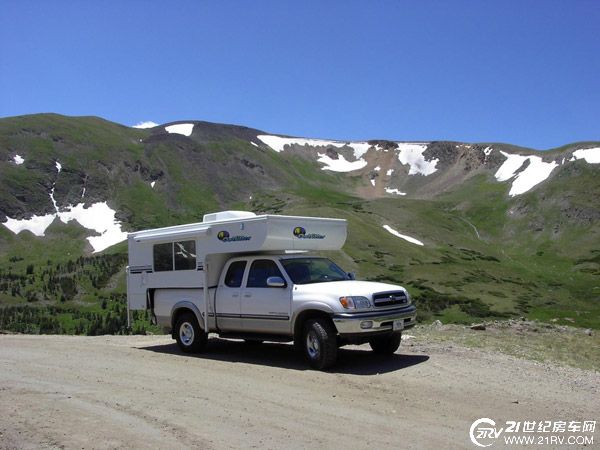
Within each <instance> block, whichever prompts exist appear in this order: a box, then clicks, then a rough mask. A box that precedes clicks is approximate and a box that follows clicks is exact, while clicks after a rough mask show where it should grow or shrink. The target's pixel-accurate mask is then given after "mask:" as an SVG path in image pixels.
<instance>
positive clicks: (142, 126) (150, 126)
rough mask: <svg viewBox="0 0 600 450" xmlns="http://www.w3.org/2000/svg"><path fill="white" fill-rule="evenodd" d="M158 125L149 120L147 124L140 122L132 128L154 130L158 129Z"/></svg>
mask: <svg viewBox="0 0 600 450" xmlns="http://www.w3.org/2000/svg"><path fill="white" fill-rule="evenodd" d="M157 126H158V124H157V123H156V122H152V121H151V120H147V121H145V122H138V123H136V124H135V125H133V126H132V128H154V127H157Z"/></svg>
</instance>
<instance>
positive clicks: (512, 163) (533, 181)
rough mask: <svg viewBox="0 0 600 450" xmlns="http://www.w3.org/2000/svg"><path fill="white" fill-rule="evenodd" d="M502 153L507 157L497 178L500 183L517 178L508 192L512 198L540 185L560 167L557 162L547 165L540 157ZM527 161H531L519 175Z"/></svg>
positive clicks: (498, 171) (497, 173)
mask: <svg viewBox="0 0 600 450" xmlns="http://www.w3.org/2000/svg"><path fill="white" fill-rule="evenodd" d="M500 153H501V154H502V155H503V156H505V157H506V161H504V163H503V164H502V165H501V166H500V168H499V169H498V170H497V171H496V174H495V177H496V179H497V180H498V181H506V180H509V179H511V178H513V177H515V179H514V181H513V183H512V186H511V188H510V191H509V192H508V195H510V196H511V197H514V196H515V195H521V194H524V193H525V192H527V191H529V190H530V189H532V188H533V187H534V186H536V185H538V184H540V183H541V182H542V181H544V180H546V179H547V178H548V177H549V176H550V174H551V173H552V171H553V170H554V168H555V167H558V165H559V164H558V163H557V162H556V161H552V162H549V163H546V162H544V161H542V158H540V157H539V156H533V155H531V156H523V155H511V154H510V153H506V152H502V151H501V152H500ZM525 161H529V165H528V166H527V167H526V168H525V169H524V170H522V171H521V172H519V173H518V174H517V171H518V170H519V169H521V167H523V164H525Z"/></svg>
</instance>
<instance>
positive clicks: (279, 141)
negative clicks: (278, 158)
mask: <svg viewBox="0 0 600 450" xmlns="http://www.w3.org/2000/svg"><path fill="white" fill-rule="evenodd" d="M256 137H257V138H258V139H260V140H261V141H262V142H263V143H264V144H266V145H268V146H269V147H271V148H272V149H273V150H275V151H276V152H278V153H279V152H282V151H283V149H284V147H285V146H286V145H300V146H304V145H308V146H311V147H337V148H341V147H344V146H345V145H346V143H345V142H337V141H325V140H322V139H303V138H285V137H281V136H272V135H268V134H261V135H259V136H256Z"/></svg>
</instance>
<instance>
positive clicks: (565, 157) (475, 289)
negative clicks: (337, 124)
mask: <svg viewBox="0 0 600 450" xmlns="http://www.w3.org/2000/svg"><path fill="white" fill-rule="evenodd" d="M599 175H600V142H581V143H575V144H569V145H566V146H564V147H560V148H557V149H551V150H547V151H537V150H533V149H527V148H522V147H516V146H513V145H508V144H501V143H460V142H391V141H385V140H369V141H364V142H345V141H334V140H333V141H332V140H329V141H328V140H321V139H307V138H297V137H290V136H281V135H275V134H271V133H266V132H263V131H260V130H255V129H251V128H246V127H241V126H235V125H222V124H213V123H208V122H201V121H180V122H173V123H168V124H163V125H160V126H156V127H153V128H148V129H137V128H131V127H126V126H123V125H119V124H116V123H112V122H109V121H106V120H103V119H100V118H97V117H65V116H60V115H56V114H39V115H31V116H20V117H11V118H4V119H0V223H2V224H3V226H0V279H1V280H2V281H0V305H2V307H1V308H0V329H3V328H8V329H16V330H18V331H29V332H39V331H49V332H53V331H61V332H87V333H89V334H95V333H99V332H103V331H104V332H117V331H119V330H122V326H123V322H124V298H125V296H124V292H125V283H124V266H125V264H126V246H125V244H124V243H123V242H122V241H123V239H124V238H125V236H126V235H125V233H126V232H127V231H132V230H139V229H144V228H149V227H157V226H165V225H173V224H178V223H186V222H197V221H200V220H201V218H202V215H203V214H205V213H207V212H214V211H218V210H224V209H242V210H251V211H254V212H257V213H265V212H266V213H285V214H301V215H318V216H330V217H342V218H346V219H347V220H348V221H349V236H348V241H347V244H346V246H345V247H344V250H343V251H342V252H339V253H337V254H335V255H333V258H334V259H336V260H337V261H338V262H339V263H340V264H341V265H342V266H344V267H345V268H346V269H347V270H352V271H356V272H358V274H359V276H360V277H363V278H368V279H373V280H384V281H392V282H396V283H401V284H403V285H405V286H406V287H407V288H408V289H409V290H410V291H411V293H413V296H414V297H415V299H416V301H417V302H418V303H419V311H420V316H421V319H423V320H431V319H434V318H439V319H441V320H442V321H452V322H458V323H469V322H471V321H474V320H478V319H479V318H481V317H498V318H502V317H509V316H527V317H529V318H532V319H540V320H547V321H555V322H558V323H565V324H575V325H578V326H585V327H593V328H600V315H599V313H600V278H599V277H600V239H599V237H600V236H599V233H600V201H599V200H598V199H599V198H600V176H599ZM24 305H27V307H26V306H24ZM144 320H145V319H144V317H136V324H138V325H139V326H140V327H145V326H146V325H144V323H145V322H144Z"/></svg>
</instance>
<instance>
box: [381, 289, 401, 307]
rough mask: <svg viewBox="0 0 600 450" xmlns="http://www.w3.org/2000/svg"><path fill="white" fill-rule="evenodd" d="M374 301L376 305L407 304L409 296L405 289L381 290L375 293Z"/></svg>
mask: <svg viewBox="0 0 600 450" xmlns="http://www.w3.org/2000/svg"><path fill="white" fill-rule="evenodd" d="M373 303H374V304H375V307H381V306H393V305H406V304H407V303H408V297H407V296H406V294H405V293H404V292H403V291H394V292H380V293H378V294H374V295H373Z"/></svg>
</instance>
